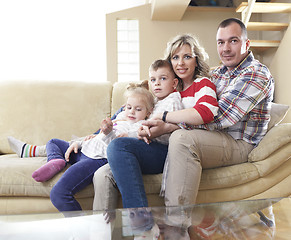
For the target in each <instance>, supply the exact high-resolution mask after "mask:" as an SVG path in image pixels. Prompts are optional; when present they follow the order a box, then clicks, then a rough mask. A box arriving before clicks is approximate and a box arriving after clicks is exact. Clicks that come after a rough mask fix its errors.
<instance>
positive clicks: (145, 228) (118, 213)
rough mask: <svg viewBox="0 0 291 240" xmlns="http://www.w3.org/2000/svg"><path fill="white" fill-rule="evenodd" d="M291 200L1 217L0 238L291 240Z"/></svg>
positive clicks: (14, 239) (71, 239)
mask: <svg viewBox="0 0 291 240" xmlns="http://www.w3.org/2000/svg"><path fill="white" fill-rule="evenodd" d="M290 214H291V199H290V198H276V199H261V200H245V201H233V202H222V203H210V204H197V205H189V206H179V207H167V208H166V207H153V208H137V209H116V210H112V211H106V212H101V211H81V212H64V213H51V214H31V215H30V214H26V215H5V216H4V215H3V216H0V239H5V240H6V239H9V240H16V239H17V240H18V239H22V240H25V239H27V240H28V239H29V240H34V239H37V240H42V239H53V240H58V239H62V240H66V239H68V240H79V239H80V240H81V239H82V240H85V239H90V240H91V239H92V240H93V239H97V240H109V239H113V240H115V239H116V240H120V239H136V240H138V239H143V240H145V239H150V240H152V239H173V240H180V239H181V240H184V239H191V240H193V239H215V240H216V239H264V240H265V239H291V215H290Z"/></svg>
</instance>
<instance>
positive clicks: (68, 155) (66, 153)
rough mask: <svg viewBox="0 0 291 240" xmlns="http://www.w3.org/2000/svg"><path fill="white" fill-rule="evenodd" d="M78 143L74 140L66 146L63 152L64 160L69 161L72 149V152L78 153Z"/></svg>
mask: <svg viewBox="0 0 291 240" xmlns="http://www.w3.org/2000/svg"><path fill="white" fill-rule="evenodd" d="M78 147H79V146H78V143H76V142H74V143H72V145H71V146H70V147H68V149H67V151H66V152H65V160H66V161H67V162H69V161H70V155H71V153H72V152H73V151H74V153H78V150H79V149H78Z"/></svg>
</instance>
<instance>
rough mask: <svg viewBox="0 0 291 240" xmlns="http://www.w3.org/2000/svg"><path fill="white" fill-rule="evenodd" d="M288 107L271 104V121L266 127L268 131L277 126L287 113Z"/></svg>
mask: <svg viewBox="0 0 291 240" xmlns="http://www.w3.org/2000/svg"><path fill="white" fill-rule="evenodd" d="M288 109H289V106H288V105H284V104H279V103H272V104H271V119H270V122H269V125H268V131H269V130H270V129H271V128H272V127H274V126H275V125H277V124H279V123H280V122H281V121H282V120H283V119H284V117H285V116H286V114H287V112H288Z"/></svg>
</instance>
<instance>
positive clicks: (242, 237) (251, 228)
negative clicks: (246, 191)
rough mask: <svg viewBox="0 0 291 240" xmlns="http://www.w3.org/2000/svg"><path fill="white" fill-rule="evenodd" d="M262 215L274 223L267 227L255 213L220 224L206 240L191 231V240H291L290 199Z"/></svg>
mask: <svg viewBox="0 0 291 240" xmlns="http://www.w3.org/2000/svg"><path fill="white" fill-rule="evenodd" d="M262 213H263V214H264V215H265V216H266V217H268V218H269V219H271V220H273V221H274V222H275V225H274V226H273V227H268V226H267V225H266V224H264V223H263V222H262V221H261V220H260V216H259V214H258V213H257V212H255V213H251V214H249V215H245V216H244V217H240V218H238V219H235V218H232V219H231V220H230V221H228V222H227V223H226V224H224V223H222V222H220V224H219V227H218V228H217V229H218V230H216V231H215V233H214V234H213V235H210V236H209V235H208V238H207V237H206V238H201V235H200V236H198V235H197V234H196V233H194V232H193V231H192V234H190V236H191V240H201V239H208V240H271V239H272V240H291V198H284V199H282V200H280V201H278V202H276V203H274V204H273V206H272V207H268V208H265V209H262Z"/></svg>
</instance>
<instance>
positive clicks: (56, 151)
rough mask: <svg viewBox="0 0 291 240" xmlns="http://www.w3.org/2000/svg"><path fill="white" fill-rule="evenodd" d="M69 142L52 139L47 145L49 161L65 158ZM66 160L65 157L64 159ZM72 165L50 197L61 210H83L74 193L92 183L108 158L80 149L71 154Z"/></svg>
mask: <svg viewBox="0 0 291 240" xmlns="http://www.w3.org/2000/svg"><path fill="white" fill-rule="evenodd" d="M68 147H69V143H68V142H66V141H64V140H60V139H51V140H50V141H48V143H47V145H46V149H47V156H48V161H49V160H51V159H64V155H65V152H66V150H67V149H68ZM64 161H65V159H64ZM69 163H70V164H72V166H70V167H69V168H68V169H67V170H66V171H65V172H64V174H63V175H62V176H61V178H60V179H59V181H58V182H57V183H56V184H55V186H54V187H53V188H52V190H51V193H50V198H51V201H52V203H53V205H54V206H55V207H56V208H57V209H58V210H59V211H60V212H63V211H79V210H82V208H81V206H80V204H79V203H78V201H77V200H76V199H75V197H74V194H76V193H77V192H79V191H81V190H82V189H84V188H85V187H86V186H88V185H89V184H90V183H92V180H93V176H94V173H95V171H96V170H97V169H98V168H100V167H101V166H103V165H104V164H106V163H107V159H105V158H103V159H92V158H88V157H87V156H85V155H84V154H83V153H81V151H80V150H79V152H78V153H74V152H72V153H71V155H70V161H69Z"/></svg>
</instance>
